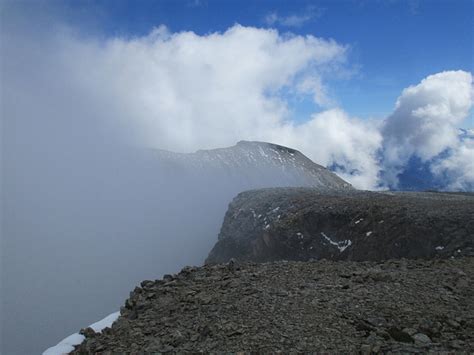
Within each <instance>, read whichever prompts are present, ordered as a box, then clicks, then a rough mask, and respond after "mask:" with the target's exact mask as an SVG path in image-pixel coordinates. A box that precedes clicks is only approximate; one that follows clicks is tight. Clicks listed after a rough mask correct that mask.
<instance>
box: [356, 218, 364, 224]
mask: <svg viewBox="0 0 474 355" xmlns="http://www.w3.org/2000/svg"><path fill="white" fill-rule="evenodd" d="M363 220H364V219H363V218H361V219H358V220H357V221H355V222H354V223H355V224H359V223H360V222H362V221H363Z"/></svg>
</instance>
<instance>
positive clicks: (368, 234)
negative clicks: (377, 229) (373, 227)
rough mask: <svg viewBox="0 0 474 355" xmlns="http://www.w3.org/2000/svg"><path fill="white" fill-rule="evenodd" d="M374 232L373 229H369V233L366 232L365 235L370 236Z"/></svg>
mask: <svg viewBox="0 0 474 355" xmlns="http://www.w3.org/2000/svg"><path fill="white" fill-rule="evenodd" d="M372 233H373V232H372V231H368V232H367V233H365V235H366V236H367V237H370V235H371V234H372Z"/></svg>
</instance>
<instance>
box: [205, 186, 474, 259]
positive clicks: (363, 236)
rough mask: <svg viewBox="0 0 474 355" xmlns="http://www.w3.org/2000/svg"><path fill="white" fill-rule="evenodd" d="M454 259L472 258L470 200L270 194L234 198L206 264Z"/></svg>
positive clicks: (292, 191)
mask: <svg viewBox="0 0 474 355" xmlns="http://www.w3.org/2000/svg"><path fill="white" fill-rule="evenodd" d="M458 255H474V195H473V194H468V193H466V194H448V193H434V192H433V193H432V192H409V193H408V192H395V193H394V192H384V193H376V192H364V191H348V192H345V193H337V192H336V193H324V192H320V191H317V190H315V189H308V188H274V189H261V190H252V191H247V192H243V193H240V194H239V195H238V196H237V197H236V198H234V200H233V201H232V203H231V204H230V206H229V209H228V211H227V213H226V215H225V218H224V223H223V225H222V228H221V232H220V234H219V238H218V241H217V243H216V245H215V246H214V248H213V249H212V251H211V252H210V254H209V256H208V258H207V260H206V263H221V262H227V261H229V260H230V259H231V258H235V259H237V260H246V261H256V262H265V261H274V260H300V261H305V260H310V259H322V258H326V259H331V260H342V259H344V260H385V259H390V258H402V257H404V258H420V257H423V258H430V257H449V256H458Z"/></svg>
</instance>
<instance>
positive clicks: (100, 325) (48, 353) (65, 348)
mask: <svg viewBox="0 0 474 355" xmlns="http://www.w3.org/2000/svg"><path fill="white" fill-rule="evenodd" d="M119 316H120V312H115V313H112V314H109V315H108V316H107V317H105V318H104V319H102V320H100V321H98V322H95V323H94V324H91V325H90V326H89V327H90V328H92V329H94V331H95V332H97V333H98V332H101V331H102V330H104V329H105V328H107V327H111V326H112V323H113V322H115V321H116V320H117V318H118V317H119ZM84 339H85V337H84V335H81V334H79V333H75V334H72V335H70V336H68V337H67V338H64V339H63V340H61V341H60V342H59V343H58V344H57V345H56V346H52V347H51V348H48V349H46V350H45V351H44V352H43V355H64V354H69V353H70V352H71V351H73V350H74V346H76V345H79V344H81V343H82V342H83V341H84Z"/></svg>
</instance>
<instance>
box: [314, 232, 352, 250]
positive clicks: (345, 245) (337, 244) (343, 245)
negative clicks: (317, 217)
mask: <svg viewBox="0 0 474 355" xmlns="http://www.w3.org/2000/svg"><path fill="white" fill-rule="evenodd" d="M321 235H322V236H323V238H324V239H326V241H327V242H329V244H331V245H334V246H335V247H337V249H339V252H340V253H342V252H343V251H344V250H346V249H347V248H348V247H350V246H351V245H352V241H351V240H350V239H347V240H342V241H340V242H335V241H334V240H332V239H331V238H329V237H328V236H327V235H326V234H325V233H323V232H321Z"/></svg>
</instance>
